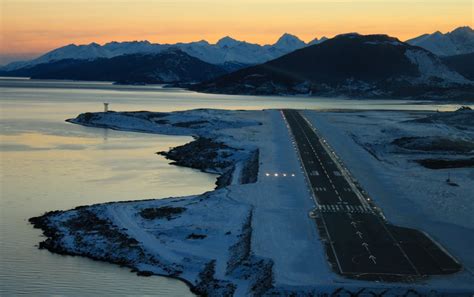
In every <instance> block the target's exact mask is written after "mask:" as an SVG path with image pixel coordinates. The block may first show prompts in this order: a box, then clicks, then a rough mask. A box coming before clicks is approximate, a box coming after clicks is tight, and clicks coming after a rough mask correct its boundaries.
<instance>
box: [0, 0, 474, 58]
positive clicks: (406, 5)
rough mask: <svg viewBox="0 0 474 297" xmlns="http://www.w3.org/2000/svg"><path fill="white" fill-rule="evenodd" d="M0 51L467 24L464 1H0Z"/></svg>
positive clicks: (402, 31) (394, 31)
mask: <svg viewBox="0 0 474 297" xmlns="http://www.w3.org/2000/svg"><path fill="white" fill-rule="evenodd" d="M0 1H1V4H0V5H1V7H0V8H1V21H0V30H1V35H0V52H1V53H2V54H3V55H22V54H23V55H28V54H34V53H44V52H47V51H49V50H52V49H54V48H57V47H60V46H64V45H67V44H70V43H75V44H89V43H91V42H97V43H100V44H104V43H107V42H110V41H132V40H148V41H150V42H154V43H175V42H191V41H198V40H203V39H204V40H207V41H209V42H211V43H215V42H216V41H217V40H218V39H220V38H222V37H224V36H227V35H228V36H231V37H233V38H235V39H238V40H245V41H248V42H252V43H259V44H268V43H274V42H275V41H276V40H277V39H278V37H280V36H281V35H282V34H283V33H285V32H287V33H291V34H294V35H296V36H298V37H299V38H301V39H302V40H304V41H306V42H308V41H310V40H312V39H314V38H315V37H317V38H320V37H322V36H327V37H332V36H334V35H337V34H340V33H347V32H358V33H361V34H373V33H384V34H388V35H391V36H395V37H398V38H399V39H401V40H406V39H409V38H412V37H415V36H418V35H420V34H423V33H432V32H434V31H438V30H439V31H441V32H443V33H444V32H448V31H451V30H453V29H455V28H456V27H459V26H471V27H472V25H473V15H474V12H473V9H474V7H473V4H472V1H471V0H461V1H441V0H433V1H415V2H414V1H408V0H398V1H377V0H365V1H358V0H352V1H351V0H342V1H319V0H313V1H311V0H298V1H291V0H278V1H270V0H255V1H251V0H240V1H237V0H228V1H222V0H208V1H199V0H176V1H170V0H136V1H133V0H120V1H115V0H0Z"/></svg>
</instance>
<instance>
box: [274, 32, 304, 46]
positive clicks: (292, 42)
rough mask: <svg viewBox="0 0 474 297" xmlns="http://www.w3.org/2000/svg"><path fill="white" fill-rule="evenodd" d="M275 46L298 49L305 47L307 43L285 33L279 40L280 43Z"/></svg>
mask: <svg viewBox="0 0 474 297" xmlns="http://www.w3.org/2000/svg"><path fill="white" fill-rule="evenodd" d="M274 45H275V46H276V47H280V48H288V47H292V48H295V49H296V48H300V47H303V46H305V45H306V43H304V42H303V41H302V40H301V39H299V38H298V37H296V36H295V35H292V34H289V33H285V34H283V35H282V36H281V37H280V38H279V39H278V41H277V42H276V43H275V44H274Z"/></svg>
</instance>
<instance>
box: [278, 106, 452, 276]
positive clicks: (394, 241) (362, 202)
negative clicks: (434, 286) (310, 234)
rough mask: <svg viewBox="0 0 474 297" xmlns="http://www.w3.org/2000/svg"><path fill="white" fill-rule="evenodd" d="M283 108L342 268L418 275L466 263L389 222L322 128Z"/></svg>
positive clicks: (318, 217) (322, 227)
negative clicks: (325, 137) (313, 125)
mask: <svg viewBox="0 0 474 297" xmlns="http://www.w3.org/2000/svg"><path fill="white" fill-rule="evenodd" d="M282 113H283V116H284V118H285V119H286V121H287V123H288V126H289V129H290V131H291V134H292V136H293V138H294V142H295V148H296V150H297V151H298V154H299V156H300V160H301V163H302V167H303V169H304V172H305V174H306V178H307V181H308V186H309V187H310V191H311V194H312V196H313V198H314V200H315V204H316V205H317V207H316V208H315V209H314V210H313V211H312V212H311V217H312V218H313V219H314V220H315V221H316V225H317V228H318V230H319V233H320V235H321V238H322V239H323V241H324V242H325V246H326V253H327V258H328V261H329V262H330V264H331V266H332V267H333V269H334V270H335V271H336V272H337V273H339V274H341V275H344V276H346V277H350V278H357V279H366V280H381V281H412V280H415V279H417V278H421V277H424V276H427V275H439V274H449V273H454V272H457V271H459V270H460V269H461V265H460V264H459V263H458V262H457V261H456V260H455V259H454V258H453V257H452V256H451V255H449V253H448V252H446V251H445V250H444V249H443V248H442V247H441V246H440V245H439V244H437V243H436V242H434V241H433V240H432V239H431V238H430V237H429V236H428V235H426V234H424V233H422V232H420V231H418V230H414V229H409V228H402V227H397V226H394V225H391V224H389V223H388V222H386V220H385V218H384V217H383V214H382V213H381V212H380V211H379V209H378V208H377V207H376V205H374V203H373V201H371V200H370V198H369V197H368V196H367V195H366V194H365V192H364V191H363V189H362V188H361V187H360V186H359V185H358V184H357V182H356V181H355V180H354V178H353V177H352V176H351V174H350V172H349V171H348V170H347V169H346V168H345V167H344V164H343V163H342V162H341V161H340V160H339V159H338V157H337V155H336V153H335V152H333V151H332V150H331V148H330V147H329V146H328V145H327V143H326V142H325V140H324V139H322V138H321V137H320V136H319V135H318V134H317V130H316V129H315V128H314V127H312V126H311V125H310V123H309V122H308V121H307V120H306V119H305V118H304V117H303V116H302V115H301V114H300V113H299V112H298V111H296V110H283V111H282ZM414 194H416V193H414Z"/></svg>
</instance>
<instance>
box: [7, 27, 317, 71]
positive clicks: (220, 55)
mask: <svg viewBox="0 0 474 297" xmlns="http://www.w3.org/2000/svg"><path fill="white" fill-rule="evenodd" d="M315 40H316V41H317V42H321V40H324V39H323V38H322V39H321V40H318V39H315ZM314 43H315V41H312V43H311V44H314ZM306 45H307V44H306V43H305V42H303V41H301V40H300V39H299V38H298V37H296V36H294V35H291V34H287V33H285V34H284V35H283V36H281V37H280V38H279V39H278V41H277V42H276V43H275V44H272V45H259V44H254V43H248V42H245V41H239V40H235V39H233V38H231V37H229V36H226V37H224V38H222V39H220V40H219V41H218V42H217V43H216V44H210V43H208V42H207V41H205V40H202V41H197V42H190V43H177V44H159V43H150V42H148V41H131V42H110V43H107V44H104V45H102V46H101V45H99V44H97V43H91V44H87V45H75V44H70V45H67V46H64V47H60V48H57V49H55V50H52V51H50V52H48V53H46V54H44V55H42V56H41V57H39V58H36V59H33V60H30V61H24V62H13V63H10V64H8V65H6V66H4V67H2V68H1V70H4V71H11V70H16V69H20V68H24V67H32V66H34V65H38V64H43V63H49V62H52V61H59V60H63V59H75V60H93V59H97V58H112V57H116V56H120V55H126V54H138V53H147V54H156V53H160V52H162V51H164V50H167V49H170V48H172V47H176V48H178V49H180V50H182V51H183V52H185V53H187V54H188V55H190V56H193V57H196V58H198V59H200V60H202V61H204V62H207V63H211V64H225V63H238V64H246V65H251V64H260V63H264V62H266V61H269V60H272V59H275V58H278V57H280V56H282V55H285V54H287V53H290V52H292V51H294V50H297V49H300V48H302V47H304V46H306Z"/></svg>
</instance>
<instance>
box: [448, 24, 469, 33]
mask: <svg viewBox="0 0 474 297" xmlns="http://www.w3.org/2000/svg"><path fill="white" fill-rule="evenodd" d="M469 33H470V34H472V33H474V30H472V28H471V27H469V26H462V27H458V28H456V29H454V30H453V31H451V34H469Z"/></svg>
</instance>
